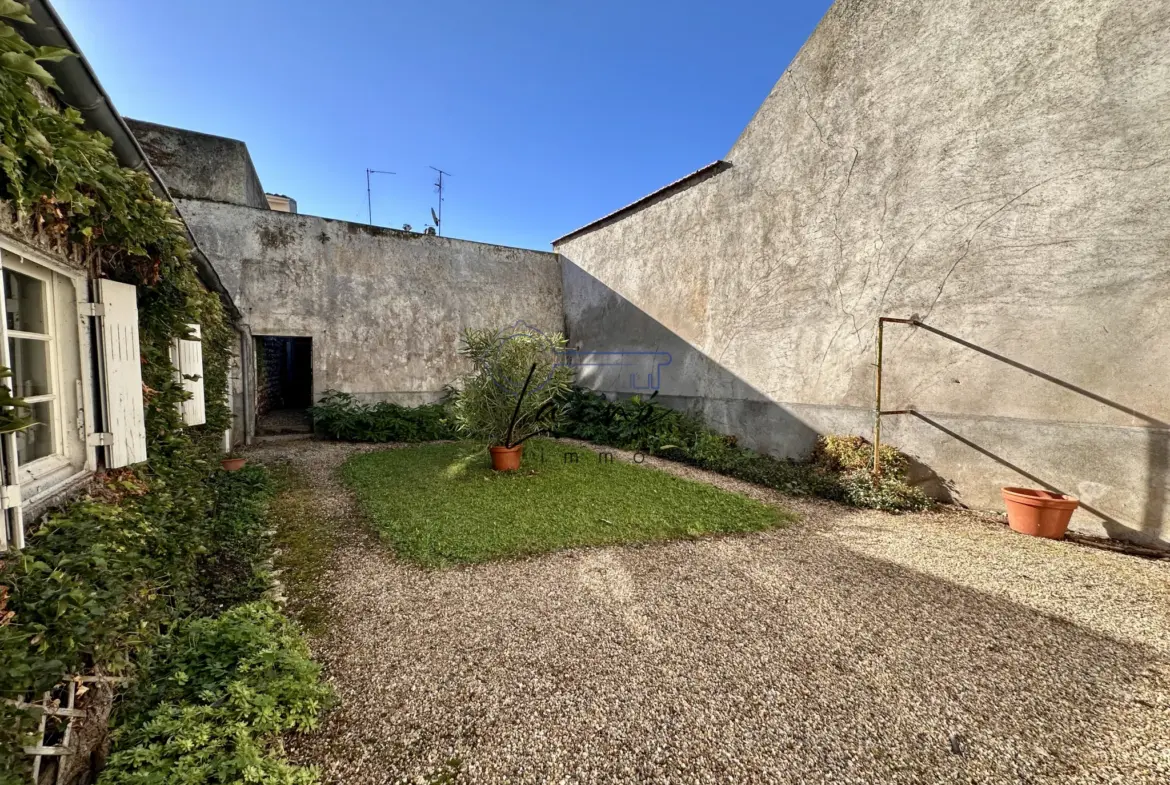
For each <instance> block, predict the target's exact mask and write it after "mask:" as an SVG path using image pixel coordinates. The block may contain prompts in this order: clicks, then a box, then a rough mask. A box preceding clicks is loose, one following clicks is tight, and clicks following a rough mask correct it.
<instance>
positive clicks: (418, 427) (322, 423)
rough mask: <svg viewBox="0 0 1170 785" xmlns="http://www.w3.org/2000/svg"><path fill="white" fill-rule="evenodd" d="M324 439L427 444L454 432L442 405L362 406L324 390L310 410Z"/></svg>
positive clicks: (452, 434)
mask: <svg viewBox="0 0 1170 785" xmlns="http://www.w3.org/2000/svg"><path fill="white" fill-rule="evenodd" d="M309 413H310V414H311V415H312V416H313V425H314V427H316V428H318V429H319V430H320V431H322V432H323V433H324V434H325V435H327V436H330V437H332V438H334V439H341V440H342V441H349V442H428V441H435V440H438V439H452V438H454V437H455V428H454V426H453V425H452V424H451V422H450V420H449V418H448V416H447V410H446V408H445V407H444V406H443V405H442V404H437V403H435V404H426V405H424V406H416V407H414V408H408V407H405V406H399V405H397V404H394V403H389V402H387V401H381V402H379V403H362V402H361V401H358V400H357V399H356V398H354V397H353V396H352V395H350V394H349V393H343V392H338V391H336V390H327V391H326V392H325V396H324V397H323V398H322V399H321V400H320V401H319V402H318V403H317V405H316V406H313V407H311V408H310V409H309Z"/></svg>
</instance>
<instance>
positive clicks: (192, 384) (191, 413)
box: [171, 324, 207, 425]
mask: <svg viewBox="0 0 1170 785" xmlns="http://www.w3.org/2000/svg"><path fill="white" fill-rule="evenodd" d="M187 327H188V329H190V330H191V334H192V335H193V336H194V337H195V340H193V341H188V340H181V339H178V338H176V339H175V345H174V346H173V347H172V348H171V361H172V362H173V363H174V365H175V368H176V369H178V374H179V381H181V382H182V384H183V389H184V390H185V391H186V392H189V393H191V398H190V399H189V400H186V401H183V402H182V403H180V404H179V411H180V412H181V413H182V415H183V423H184V424H186V425H202V424H203V423H205V422H207V405H206V403H205V402H204V399H203V343H202V341H201V339H202V337H203V333H202V331H201V330H200V329H199V325H197V324H189V325H187ZM192 377H193V378H192Z"/></svg>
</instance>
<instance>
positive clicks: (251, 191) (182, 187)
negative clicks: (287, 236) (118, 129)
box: [126, 119, 268, 209]
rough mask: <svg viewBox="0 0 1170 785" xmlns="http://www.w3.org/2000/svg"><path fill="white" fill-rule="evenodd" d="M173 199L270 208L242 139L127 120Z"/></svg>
mask: <svg viewBox="0 0 1170 785" xmlns="http://www.w3.org/2000/svg"><path fill="white" fill-rule="evenodd" d="M126 124H127V125H129V126H130V130H131V131H132V132H133V134H134V137H135V138H136V139H137V140H138V144H139V145H141V146H142V150H143V152H145V153H146V156H147V158H149V159H150V163H151V165H152V166H154V168H155V170H156V171H157V172H158V173H159V176H160V177H162V179H163V182H165V183H166V184H167V189H168V190H169V191H170V192H171V195H172V196H175V197H181V198H185V199H207V200H211V201H215V202H226V203H228V204H241V205H248V206H249V207H258V208H261V209H267V208H268V198H267V197H266V196H265V195H264V186H262V185H261V184H260V177H259V176H258V175H257V174H256V167H255V166H253V164H252V156H251V154H249V153H248V146H247V145H245V144H244V143H243V142H241V141H239V140H238V139H228V138H226V137H223V136H214V135H212V134H204V133H200V132H199V131H188V130H187V129H185V128H174V127H172V126H169V125H158V124H156V123H148V122H145V121H143V120H129V119H128V120H126Z"/></svg>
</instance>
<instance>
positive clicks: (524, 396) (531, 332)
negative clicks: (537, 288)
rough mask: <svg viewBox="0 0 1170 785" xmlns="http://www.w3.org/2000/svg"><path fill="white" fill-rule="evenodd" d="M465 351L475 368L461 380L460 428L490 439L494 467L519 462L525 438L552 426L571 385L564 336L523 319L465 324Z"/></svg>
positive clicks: (508, 468)
mask: <svg viewBox="0 0 1170 785" xmlns="http://www.w3.org/2000/svg"><path fill="white" fill-rule="evenodd" d="M462 343H463V345H462V347H461V348H460V354H463V355H464V356H466V357H469V358H470V359H471V361H472V362H473V363H474V366H475V370H474V371H473V372H472V373H471V374H470V375H468V376H465V377H464V378H463V379H462V380H460V384H459V385H458V388H457V392H456V394H455V399H454V402H453V404H452V413H453V415H454V419H455V423H456V426H457V427H458V429H459V431H460V432H461V433H464V434H466V435H468V436H470V437H472V438H476V439H485V440H486V441H487V442H488V445H489V448H490V452H491V456H492V468H493V469H495V470H497V471H514V470H516V469H519V468H520V459H521V456H522V455H523V451H524V442H525V441H527V440H528V439H530V438H532V437H533V436H536V435H537V434H540V433H546V432H548V431H550V430H552V428H553V426H554V425H555V424H556V421H557V417H558V416H559V415H560V413H561V408H562V406H563V401H564V399H565V397H566V396H567V395H568V392H569V389H570V388H571V386H572V381H573V371H572V369H570V368H568V367H566V366H565V365H564V363H563V362H562V360H563V358H564V349H565V344H566V341H565V337H564V336H563V335H561V334H560V333H552V334H545V333H542V332H541V331H540V330H537V329H534V328H532V327H529V326H527V325H524V324H517V325H515V326H513V327H510V328H508V329H505V330H464V331H463V335H462Z"/></svg>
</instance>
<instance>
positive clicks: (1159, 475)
mask: <svg viewBox="0 0 1170 785" xmlns="http://www.w3.org/2000/svg"><path fill="white" fill-rule="evenodd" d="M914 328H921V329H923V330H926V331H927V332H930V333H933V334H935V335H938V336H939V337H941V338H945V339H946V340H948V341H952V342H953V343H956V344H958V345H960V346H963V347H964V348H967V349H970V350H971V351H974V352H978V353H979V354H982V355H984V356H986V357H990V358H991V359H993V360H996V361H998V362H1001V363H1004V364H1005V365H1009V366H1011V367H1012V368H1016V369H1018V370H1021V371H1023V372H1025V373H1027V374H1030V375H1032V376H1035V377H1036V378H1038V379H1043V380H1044V381H1046V382H1049V383H1051V384H1054V385H1057V386H1058V387H1061V388H1063V389H1065V390H1069V391H1070V392H1073V393H1076V394H1077V395H1081V396H1084V397H1085V398H1088V399H1090V400H1092V401H1094V402H1096V403H1099V404H1102V405H1103V406H1108V407H1109V408H1111V409H1114V410H1116V411H1119V412H1122V413H1124V414H1126V415H1129V416H1131V417H1134V418H1136V419H1138V420H1141V422H1142V426H1143V427H1144V428H1145V429H1146V456H1145V462H1146V499H1145V503H1144V506H1143V509H1142V516H1141V530H1140V532H1137V534H1139V535H1140V536H1139V538H1138V539H1141V540H1144V541H1149V542H1160V541H1161V538H1160V537H1159V532H1160V531H1161V529H1162V521H1163V518H1164V516H1165V512H1166V496H1167V490H1166V478H1167V473H1168V472H1170V423H1167V422H1165V421H1163V420H1160V419H1158V418H1156V417H1152V416H1150V415H1148V414H1146V413H1144V412H1140V411H1138V410H1137V409H1134V408H1132V407H1130V406H1126V405H1125V404H1122V403H1119V402H1117V401H1114V400H1111V399H1109V398H1106V397H1105V396H1103V395H1100V394H1098V393H1095V392H1093V391H1092V390H1088V389H1085V388H1084V387H1081V386H1079V385H1076V384H1073V383H1072V382H1069V381H1066V380H1064V379H1061V378H1059V377H1057V376H1053V375H1052V374H1050V373H1045V372H1044V371H1041V370H1039V369H1038V368H1033V367H1031V366H1029V365H1025V364H1024V363H1022V362H1020V361H1018V360H1014V359H1012V358H1011V357H1008V356H1006V355H1003V354H1000V353H998V352H994V351H992V350H990V349H987V348H986V347H983V346H980V345H978V344H975V343H972V342H970V341H968V340H965V339H963V338H960V337H959V336H957V335H953V334H951V333H948V332H946V331H945V330H940V329H939V328H937V327H932V326H931V325H929V324H925V323H923V322H915V323H914V324H913V325H911V326H910V327H909V328H908V329H914ZM908 413H909V414H910V415H913V416H915V417H917V418H918V419H919V420H921V421H923V422H925V423H927V424H928V425H930V426H932V427H933V428H936V429H938V430H939V431H941V432H943V433H945V434H946V435H948V436H950V437H951V438H953V439H955V440H956V441H959V442H961V443H962V444H965V445H967V446H968V447H970V448H971V449H973V450H975V451H977V452H979V453H980V454H981V455H984V456H986V457H988V458H990V459H991V460H993V461H995V462H996V463H999V464H1000V465H1002V466H1005V467H1007V468H1009V469H1011V470H1012V471H1014V472H1016V473H1018V474H1020V475H1022V476H1023V477H1026V478H1028V479H1029V480H1031V481H1032V482H1034V483H1037V484H1038V485H1040V486H1041V487H1042V488H1045V489H1047V490H1050V491H1054V492H1057V493H1066V494H1070V495H1075V493H1073V492H1072V491H1071V490H1070V489H1064V488H1060V487H1058V486H1057V485H1054V484H1052V483H1050V482H1048V481H1046V480H1044V479H1043V478H1041V477H1038V476H1036V475H1035V474H1033V473H1032V472H1029V471H1028V470H1026V469H1024V468H1022V467H1020V466H1018V465H1016V464H1014V463H1012V462H1011V461H1009V460H1007V459H1006V458H1004V457H1002V456H1000V455H997V454H996V453H994V452H992V451H991V450H989V449H987V448H986V447H983V446H982V445H979V444H976V443H975V442H973V441H971V440H970V439H968V438H966V437H964V436H962V435H961V434H958V433H956V432H955V431H953V430H951V429H950V428H947V427H946V426H944V425H942V424H941V423H939V422H938V421H936V420H933V419H931V418H930V417H929V416H927V415H926V414H923V413H922V412H919V411H916V410H914V409H913V408H910V409H909V410H908ZM1081 508H1082V509H1084V510H1085V511H1086V512H1089V513H1092V514H1093V515H1095V516H1097V517H1098V518H1100V519H1101V520H1102V522H1103V523H1104V525H1105V530H1106V531H1107V532H1108V533H1109V536H1110V537H1114V538H1116V539H1134V536H1133V535H1134V534H1135V531H1134V529H1133V527H1132V526H1127V525H1125V524H1123V523H1122V522H1121V521H1118V520H1117V519H1116V518H1115V517H1113V516H1111V515H1109V514H1108V513H1106V512H1104V511H1102V510H1100V509H1097V508H1095V507H1093V506H1092V505H1089V504H1086V503H1085V502H1084V501H1082V502H1081Z"/></svg>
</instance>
